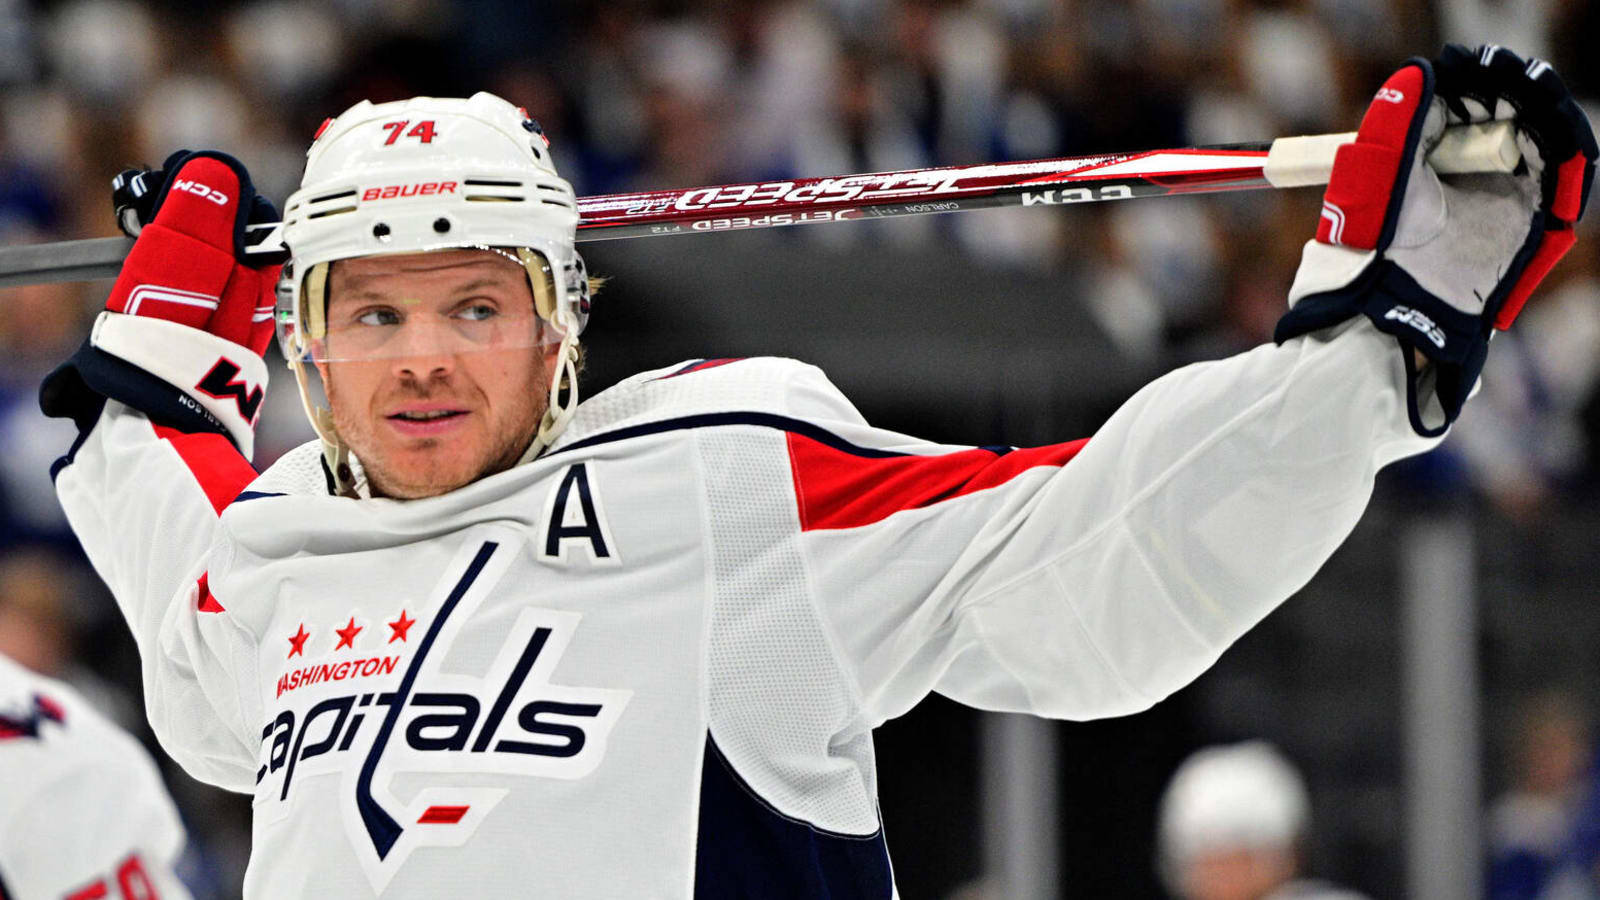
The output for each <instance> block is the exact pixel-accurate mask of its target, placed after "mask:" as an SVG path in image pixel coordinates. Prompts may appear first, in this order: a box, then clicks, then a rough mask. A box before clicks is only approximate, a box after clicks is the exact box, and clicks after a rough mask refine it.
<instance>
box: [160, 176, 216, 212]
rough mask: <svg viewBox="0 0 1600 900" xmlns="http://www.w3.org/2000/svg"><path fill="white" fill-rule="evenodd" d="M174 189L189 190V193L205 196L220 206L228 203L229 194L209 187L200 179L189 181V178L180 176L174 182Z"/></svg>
mask: <svg viewBox="0 0 1600 900" xmlns="http://www.w3.org/2000/svg"><path fill="white" fill-rule="evenodd" d="M172 189H173V190H175V191H187V192H188V193H191V194H194V195H195V196H196V197H204V198H206V199H207V200H210V201H211V202H212V203H215V204H216V205H218V206H227V205H228V195H227V194H224V193H223V192H221V191H219V190H217V189H216V188H214V187H207V186H206V185H203V184H201V183H200V182H198V181H189V180H187V179H183V178H180V179H178V180H177V181H174V182H173V183H172Z"/></svg>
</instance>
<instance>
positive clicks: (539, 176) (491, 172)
mask: <svg viewBox="0 0 1600 900" xmlns="http://www.w3.org/2000/svg"><path fill="white" fill-rule="evenodd" d="M306 157H307V158H306V170H305V175H304V177H303V178H302V179H301V182H300V189H299V190H297V191H295V192H294V193H293V194H291V195H290V196H289V200H288V203H287V206H286V208H285V210H284V224H283V242H284V244H285V245H286V246H287V247H288V249H289V253H290V260H289V262H288V263H287V264H286V265H285V266H284V277H283V280H282V281H281V282H280V284H279V288H278V309H277V325H278V341H279V346H280V347H281V348H282V350H283V354H284V357H285V358H286V359H287V360H288V361H289V365H290V367H291V368H292V369H293V370H294V373H295V379H296V381H297V382H298V384H299V387H300V397H301V401H302V403H303V404H304V406H305V409H306V415H307V416H308V417H309V418H310V419H311V425H312V427H313V428H315V429H316V431H317V435H318V436H319V437H320V438H321V439H322V444H323V455H324V458H325V459H326V461H327V463H328V468H329V471H330V472H332V473H333V477H334V479H335V488H336V490H337V491H339V492H340V493H349V494H356V493H358V491H359V488H358V485H357V481H358V479H357V476H356V474H355V471H354V469H353V467H352V466H351V460H350V454H349V448H348V447H346V446H345V445H344V444H343V442H342V441H341V440H340V438H339V435H338V433H337V432H336V431H335V429H334V426H333V417H332V413H331V410H329V409H328V408H326V407H325V406H324V404H323V402H322V401H320V400H319V399H317V398H315V397H314V393H315V392H314V391H313V390H312V388H311V385H310V384H309V378H310V375H309V371H308V370H309V369H310V368H311V367H308V366H307V365H306V363H311V362H330V361H336V360H337V356H336V355H335V354H333V353H330V352H329V350H328V346H329V343H330V342H329V341H328V340H327V338H328V323H327V320H326V312H327V294H326V288H327V281H328V265H329V264H330V263H332V262H336V261H338V260H341V259H352V258H356V257H367V256H376V255H387V254H408V253H422V252H428V251H433V250H445V249H463V248H477V249H485V250H493V251H495V252H499V253H501V254H502V255H506V256H508V257H511V258H513V259H515V260H517V261H518V262H520V263H521V264H522V266H523V267H524V268H525V269H526V270H527V273H528V280H529V284H530V286H531V288H532V292H533V297H534V307H535V312H536V313H537V315H538V317H539V319H540V320H542V321H541V325H540V328H539V329H538V334H540V335H541V338H540V339H541V340H544V341H550V342H552V343H553V342H555V341H557V340H559V342H560V344H561V347H560V350H559V355H558V362H557V364H556V366H555V369H554V371H553V372H552V375H551V381H550V385H549V392H550V402H549V406H548V408H547V409H546V411H545V414H544V418H543V420H542V421H541V422H540V423H539V427H538V431H537V433H536V434H535V435H534V436H533V441H532V443H531V444H530V445H529V447H528V450H527V451H526V453H525V454H524V455H523V457H522V459H521V460H519V463H520V462H526V461H528V460H530V459H532V458H533V457H535V456H537V455H538V453H539V452H540V451H541V450H543V449H544V448H545V447H547V446H549V444H550V443H551V442H552V441H554V440H555V438H556V436H557V435H558V434H559V433H560V431H561V429H562V428H564V427H565V426H566V423H567V421H568V420H569V419H570V418H571V417H572V414H573V412H574V411H575V410H576V408H577V404H578V396H577V360H578V334H579V332H581V331H582V330H583V326H584V324H585V322H586V321H587V319H588V315H589V279H588V273H587V272H586V271H585V270H584V265H583V260H582V258H581V257H579V256H578V253H577V251H576V250H575V249H574V246H573V241H574V237H575V235H576V231H577V224H578V206H577V198H576V197H575V196H574V194H573V190H572V186H571V185H570V184H568V183H567V182H566V181H565V180H563V179H562V178H561V177H560V176H559V175H557V174H556V169H555V165H554V163H553V162H552V161H551V158H550V150H549V141H548V140H547V139H546V138H545V136H544V134H543V133H542V131H540V129H539V127H538V125H537V124H536V123H534V122H533V120H532V119H530V118H528V115H527V113H526V112H525V111H524V110H521V109H519V108H517V107H515V106H513V105H511V104H510V103H508V102H506V101H505V100H502V99H501V98H499V97H496V96H495V95H493V94H489V93H485V92H479V93H477V94H474V95H473V96H472V97H471V98H469V99H466V100H461V99H446V98H434V97H415V98H412V99H410V100H402V101H397V102H393V103H379V104H373V103H371V102H368V101H365V100H364V101H362V102H360V103H357V104H356V105H355V106H352V107H350V108H349V109H348V110H345V111H344V112H343V113H342V114H340V115H339V116H338V118H335V119H330V120H328V121H326V122H324V123H323V125H322V127H321V128H320V129H318V131H317V135H316V138H315V139H314V141H313V142H312V144H311V148H310V149H309V150H307V151H306Z"/></svg>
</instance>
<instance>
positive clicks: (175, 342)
mask: <svg viewBox="0 0 1600 900" xmlns="http://www.w3.org/2000/svg"><path fill="white" fill-rule="evenodd" d="M89 343H90V344H91V345H92V346H93V347H95V349H97V350H100V351H102V352H105V353H108V354H110V355H112V356H115V357H116V358H118V359H120V360H122V361H123V362H126V363H128V364H130V365H133V366H137V367H139V368H140V369H143V370H144V371H146V372H148V373H150V374H151V375H154V376H155V377H157V378H160V379H161V380H162V381H165V382H166V383H167V384H170V385H172V386H173V387H175V388H177V389H178V390H179V391H181V392H182V393H183V395H184V396H185V397H186V398H188V399H189V400H191V401H193V402H194V404H195V406H196V411H197V412H200V413H202V414H203V415H205V416H206V418H208V419H210V420H212V421H213V422H214V423H216V424H217V425H220V426H221V427H222V428H224V429H226V431H227V432H228V435H229V436H230V437H232V438H233V443H234V446H236V447H238V448H239V452H240V453H241V454H243V455H244V457H245V458H246V459H250V458H251V456H252V454H253V452H254V449H255V422H256V416H257V415H258V414H259V413H260V411H261V401H262V399H263V397H265V395H266V385H267V363H266V360H264V359H262V358H261V357H259V356H257V355H256V354H255V353H254V352H253V351H251V350H250V349H249V348H248V347H242V346H240V345H238V344H235V343H234V342H232V341H229V340H225V339H223V338H220V337H217V336H216V335H214V334H210V333H208V332H204V331H201V330H199V329H197V328H191V327H189V326H188V325H181V324H179V323H177V322H169V321H167V320H166V319H156V318H151V317H149V316H130V315H124V314H122V313H115V312H111V311H109V310H108V311H105V312H102V313H101V314H100V317H99V318H98V319H96V320H95V323H94V330H93V331H92V332H91V333H90V335H89Z"/></svg>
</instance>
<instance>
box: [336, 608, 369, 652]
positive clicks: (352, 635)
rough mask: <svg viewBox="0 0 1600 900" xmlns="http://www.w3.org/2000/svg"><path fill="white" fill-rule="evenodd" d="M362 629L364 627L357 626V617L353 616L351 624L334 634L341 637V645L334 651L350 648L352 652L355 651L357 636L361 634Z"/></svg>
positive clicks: (338, 629)
mask: <svg viewBox="0 0 1600 900" xmlns="http://www.w3.org/2000/svg"><path fill="white" fill-rule="evenodd" d="M362 627H363V626H360V625H357V624H356V617H355V616H351V617H350V624H348V625H346V626H344V627H343V628H335V629H334V630H333V633H334V634H337V635H338V636H339V644H338V646H336V647H334V648H333V649H335V650H338V649H339V648H340V647H349V648H350V649H352V650H353V649H355V646H356V635H358V634H360V633H361V629H362Z"/></svg>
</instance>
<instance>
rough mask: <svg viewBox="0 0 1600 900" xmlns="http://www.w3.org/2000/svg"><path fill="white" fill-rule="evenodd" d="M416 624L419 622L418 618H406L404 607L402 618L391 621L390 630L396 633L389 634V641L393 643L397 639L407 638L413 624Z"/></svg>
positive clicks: (401, 611) (401, 612)
mask: <svg viewBox="0 0 1600 900" xmlns="http://www.w3.org/2000/svg"><path fill="white" fill-rule="evenodd" d="M415 624H417V620H416V619H408V618H406V611H405V610H403V609H402V610H400V618H398V619H395V620H394V621H393V622H390V623H389V630H390V631H392V632H394V634H391V635H389V643H391V644H392V643H394V642H395V641H403V640H405V639H406V632H407V631H410V630H411V626H412V625H415Z"/></svg>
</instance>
